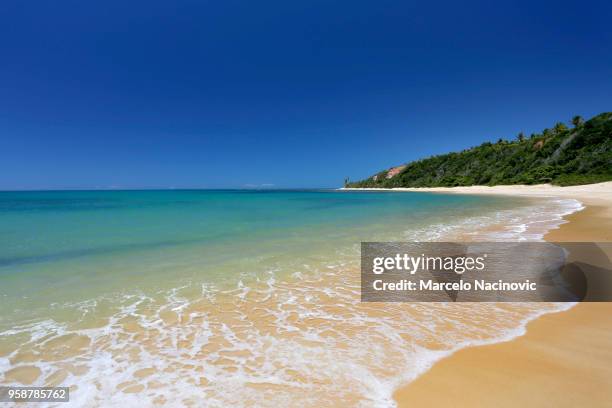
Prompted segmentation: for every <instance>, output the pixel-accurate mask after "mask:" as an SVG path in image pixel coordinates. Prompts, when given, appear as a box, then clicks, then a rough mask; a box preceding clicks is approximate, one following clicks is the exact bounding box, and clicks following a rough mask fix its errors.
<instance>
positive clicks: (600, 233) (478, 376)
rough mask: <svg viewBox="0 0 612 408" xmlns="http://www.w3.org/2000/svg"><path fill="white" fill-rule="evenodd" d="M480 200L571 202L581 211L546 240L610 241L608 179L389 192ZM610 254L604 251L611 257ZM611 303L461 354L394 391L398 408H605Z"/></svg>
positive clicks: (550, 317) (535, 323)
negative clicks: (479, 197)
mask: <svg viewBox="0 0 612 408" xmlns="http://www.w3.org/2000/svg"><path fill="white" fill-rule="evenodd" d="M391 191H427V192H436V193H451V194H454V193H457V194H477V195H481V194H482V195H511V196H527V197H555V198H572V199H576V200H578V201H580V202H581V203H582V204H583V206H584V208H583V209H581V210H578V211H577V212H574V213H572V214H570V215H568V216H565V217H564V219H565V223H564V224H562V225H560V227H559V228H556V229H553V230H550V231H548V233H547V234H546V235H545V237H544V239H545V240H547V241H553V242H555V241H557V242H560V241H566V242H571V241H592V242H609V241H612V234H611V232H610V231H612V182H607V183H600V184H593V185H586V186H574V187H553V186H548V185H544V186H499V187H459V188H456V189H453V188H435V189H399V190H396V189H393V190H391ZM611 255H612V254H608V256H611ZM611 313H612V304H610V303H579V304H577V305H576V306H574V307H571V308H569V309H568V310H565V311H563V313H561V312H557V313H547V314H544V315H542V316H540V317H538V318H536V319H534V320H532V321H530V322H529V323H528V324H527V326H526V327H525V334H523V335H521V336H518V337H516V338H514V339H511V340H509V341H505V342H500V343H495V344H490V345H483V346H473V347H468V348H465V349H461V350H459V351H457V352H455V353H453V354H452V355H450V356H448V357H446V358H443V359H441V360H440V361H438V362H437V363H435V364H434V365H433V366H432V367H431V368H430V369H429V370H428V371H427V372H425V373H424V374H422V375H421V376H419V377H418V378H416V379H415V380H414V381H412V382H411V383H409V384H407V385H404V386H402V387H400V388H398V389H397V390H396V391H395V392H394V399H395V401H396V403H397V405H398V406H399V407H408V406H413V405H416V404H418V405H421V406H425V407H427V406H440V405H442V404H445V405H450V406H455V407H473V406H500V407H506V406H507V407H514V406H517V405H519V404H525V405H528V406H534V405H535V406H568V407H569V406H576V405H586V406H589V405H590V406H603V405H605V404H606V403H608V402H609V401H610V400H612V322H611V321H610V319H609V316H610V314H611Z"/></svg>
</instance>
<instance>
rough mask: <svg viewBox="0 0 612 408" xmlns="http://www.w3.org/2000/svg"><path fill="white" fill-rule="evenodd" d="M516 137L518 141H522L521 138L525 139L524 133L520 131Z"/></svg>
mask: <svg viewBox="0 0 612 408" xmlns="http://www.w3.org/2000/svg"><path fill="white" fill-rule="evenodd" d="M516 138H517V139H518V141H519V142H522V141H523V140H525V134H524V133H523V132H520V133H519V134H518V136H517V137H516Z"/></svg>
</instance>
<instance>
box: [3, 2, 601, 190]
mask: <svg viewBox="0 0 612 408" xmlns="http://www.w3.org/2000/svg"><path fill="white" fill-rule="evenodd" d="M94 3H95V4H94ZM610 110H612V6H610V3H609V2H603V1H602V2H590V1H579V2H564V1H550V2H541V3H538V2H534V1H525V2H507V1H506V2H503V1H502V2H491V1H486V2H481V3H466V2H455V1H452V2H425V1H420V2H409V1H380V0H379V1H344V2H338V1H312V0H309V1H305V0H304V1H287V0H283V1H274V2H272V1H259V2H257V1H251V0H249V1H233V0H223V1H216V2H213V1H204V0H200V1H163V2H161V1H151V0H149V1H143V2H133V1H99V2H90V1H82V0H78V1H77V0H75V1H62V0H56V1H51V0H49V1H27V2H24V1H22V0H5V1H3V2H2V4H1V5H0V189H44V188H111V187H115V188H117V187H119V188H143V187H144V188H158V187H159V188H164V187H177V188H180V187H204V188H219V187H243V186H246V185H262V184H273V185H275V186H276V187H334V186H338V185H340V184H341V183H342V180H343V178H344V177H345V176H350V177H351V179H359V178H363V177H365V176H368V175H370V174H372V173H374V172H376V171H379V170H381V169H384V168H387V167H389V166H391V165H396V164H401V163H403V162H406V161H410V160H413V159H417V158H421V157H424V156H429V155H431V154H436V153H443V152H447V151H451V150H457V149H462V148H465V147H469V146H472V145H477V144H480V143H481V142H483V141H485V140H496V139H497V138H499V137H505V138H511V137H514V136H515V135H516V134H517V133H518V132H519V131H524V132H525V133H527V134H529V133H531V132H534V131H539V130H541V129H543V128H545V127H551V126H552V125H553V124H554V123H555V122H556V121H559V120H566V121H567V120H569V119H570V118H571V117H572V116H573V115H574V114H580V115H582V116H585V117H589V116H592V115H594V114H597V113H600V112H603V111H610Z"/></svg>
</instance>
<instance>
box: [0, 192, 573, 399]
mask: <svg viewBox="0 0 612 408" xmlns="http://www.w3.org/2000/svg"><path fill="white" fill-rule="evenodd" d="M580 208H581V204H580V203H579V202H577V201H575V200H570V199H555V198H540V199H532V198H530V199H527V198H519V197H494V196H477V195H453V194H434V193H418V192H401V193H400V192H387V191H380V192H366V191H341V190H323V189H322V190H140V191H28V192H0V310H1V311H2V313H1V314H0V386H24V385H30V386H61V387H70V402H68V403H37V404H36V406H37V407H39V406H61V407H72V406H74V407H111V406H121V407H148V406H171V407H241V406H245V407H255V406H256V407H278V406H289V407H292V406H295V407H321V406H343V407H346V406H355V407H359V406H364V407H393V406H395V401H394V399H393V393H394V391H395V390H396V389H397V388H398V387H401V386H403V385H405V384H407V383H409V382H410V381H412V380H414V379H415V378H417V377H418V376H419V375H421V374H422V373H424V372H425V371H426V370H427V369H428V368H429V367H431V366H432V365H433V364H434V363H435V362H436V361H438V360H440V359H442V358H444V357H446V356H449V355H450V354H452V353H453V352H455V351H457V350H459V349H461V348H465V347H470V346H475V345H480V344H491V343H495V342H501V341H507V340H510V339H512V338H514V337H517V336H520V335H521V334H523V333H524V331H525V326H526V324H527V323H528V322H529V321H531V320H533V319H535V318H537V317H538V316H541V315H542V314H545V313H553V312H559V311H562V310H565V309H567V308H568V307H570V306H571V305H568V304H553V303H550V304H548V303H512V304H502V303H458V304H454V303H362V302H361V301H360V292H359V289H360V287H359V283H360V281H359V268H360V243H361V242H363V241H409V242H414V241H419V242H427V241H506V242H515V241H524V240H532V241H537V240H541V239H542V238H543V236H544V234H545V233H546V232H547V231H549V230H550V229H553V228H557V227H558V226H559V225H560V224H561V223H563V222H564V221H563V217H564V216H565V215H567V214H570V213H572V212H574V211H577V210H579V209H580Z"/></svg>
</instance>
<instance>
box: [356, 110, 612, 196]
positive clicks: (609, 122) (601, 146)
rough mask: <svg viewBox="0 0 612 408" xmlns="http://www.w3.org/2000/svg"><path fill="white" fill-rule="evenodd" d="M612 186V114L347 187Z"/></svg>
mask: <svg viewBox="0 0 612 408" xmlns="http://www.w3.org/2000/svg"><path fill="white" fill-rule="evenodd" d="M609 180H612V112H608V113H602V114H600V115H598V116H595V117H593V118H592V119H590V120H588V121H586V122H584V121H583V120H582V118H580V117H579V116H576V117H574V119H572V126H571V128H569V127H568V126H566V125H565V124H563V123H557V124H556V125H555V126H554V128H552V129H544V131H542V133H537V134H532V135H531V136H529V137H526V136H525V135H523V134H522V133H520V134H519V135H518V136H517V137H516V139H515V140H512V141H508V140H503V139H499V140H498V141H497V142H496V143H491V142H485V143H483V144H481V145H480V146H477V147H472V148H470V149H466V150H463V151H461V152H458V153H448V154H442V155H438V156H432V157H429V158H427V159H422V160H418V161H414V162H411V163H408V164H406V165H404V166H399V167H393V168H391V169H388V170H385V171H382V172H380V173H378V174H375V175H374V176H372V177H370V178H368V179H366V180H362V181H358V182H354V183H351V182H347V183H345V185H346V186H347V187H450V186H469V185H496V184H538V183H552V184H558V185H574V184H588V183H598V182H602V181H609Z"/></svg>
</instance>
